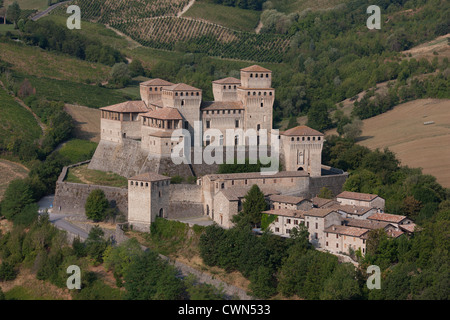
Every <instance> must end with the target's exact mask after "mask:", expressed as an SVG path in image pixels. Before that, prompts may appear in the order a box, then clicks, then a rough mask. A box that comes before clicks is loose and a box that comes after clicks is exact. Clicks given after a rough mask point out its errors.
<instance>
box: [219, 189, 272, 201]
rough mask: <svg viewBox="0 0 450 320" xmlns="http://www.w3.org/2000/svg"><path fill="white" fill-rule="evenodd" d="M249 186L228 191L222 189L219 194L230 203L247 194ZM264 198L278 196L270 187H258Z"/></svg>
mask: <svg viewBox="0 0 450 320" xmlns="http://www.w3.org/2000/svg"><path fill="white" fill-rule="evenodd" d="M250 188H251V186H248V187H234V188H229V189H223V190H222V191H221V192H222V193H223V195H224V196H225V197H226V198H227V199H228V200H230V201H238V200H239V199H241V198H244V197H245V196H246V195H247V193H248V192H249V190H250ZM259 189H260V190H261V192H262V193H264V195H265V196H268V195H272V194H278V193H279V192H278V191H276V190H275V189H273V188H270V187H260V188H259Z"/></svg>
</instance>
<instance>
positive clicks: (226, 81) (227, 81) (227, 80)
mask: <svg viewBox="0 0 450 320" xmlns="http://www.w3.org/2000/svg"><path fill="white" fill-rule="evenodd" d="M213 83H220V84H241V80H239V79H236V78H233V77H228V78H224V79H219V80H214V81H213Z"/></svg>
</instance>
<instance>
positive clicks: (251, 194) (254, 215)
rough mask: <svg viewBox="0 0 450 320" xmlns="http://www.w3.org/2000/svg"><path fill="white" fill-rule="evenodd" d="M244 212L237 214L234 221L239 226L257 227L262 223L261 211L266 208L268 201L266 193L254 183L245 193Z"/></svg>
mask: <svg viewBox="0 0 450 320" xmlns="http://www.w3.org/2000/svg"><path fill="white" fill-rule="evenodd" d="M242 207H243V209H242V212H240V213H239V214H238V215H235V216H234V217H233V219H232V221H233V223H235V224H236V226H238V227H243V228H246V227H257V226H260V225H261V217H262V215H261V213H262V212H263V211H264V210H266V208H267V203H266V200H265V198H264V193H263V192H262V191H261V190H260V189H259V187H258V186H257V185H256V184H254V185H253V186H252V187H251V188H250V190H249V191H248V193H247V194H246V195H245V197H244V199H243V202H242Z"/></svg>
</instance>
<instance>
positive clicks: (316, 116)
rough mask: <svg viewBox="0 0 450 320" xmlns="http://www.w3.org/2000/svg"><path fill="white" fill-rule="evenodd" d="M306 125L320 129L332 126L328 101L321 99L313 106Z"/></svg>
mask: <svg viewBox="0 0 450 320" xmlns="http://www.w3.org/2000/svg"><path fill="white" fill-rule="evenodd" d="M306 125H307V126H309V127H311V128H313V129H316V130H319V131H322V130H325V129H328V128H329V127H330V126H331V119H330V115H329V114H328V105H327V103H325V102H323V101H321V102H319V103H317V104H315V105H313V106H311V108H310V109H309V111H308V122H307V123H306Z"/></svg>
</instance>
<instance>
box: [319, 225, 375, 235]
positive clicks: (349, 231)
mask: <svg viewBox="0 0 450 320" xmlns="http://www.w3.org/2000/svg"><path fill="white" fill-rule="evenodd" d="M324 232H328V233H336V234H342V235H345V236H352V237H361V236H363V235H365V234H366V233H367V232H369V230H367V229H362V228H357V227H349V226H340V225H333V226H330V227H328V228H326V229H325V230H324Z"/></svg>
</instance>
